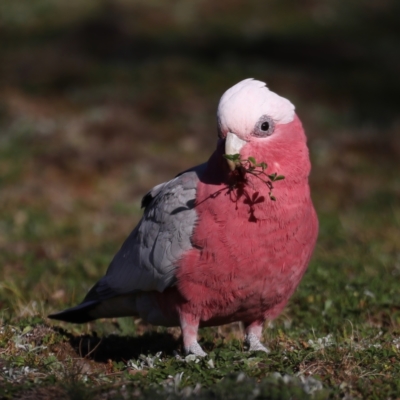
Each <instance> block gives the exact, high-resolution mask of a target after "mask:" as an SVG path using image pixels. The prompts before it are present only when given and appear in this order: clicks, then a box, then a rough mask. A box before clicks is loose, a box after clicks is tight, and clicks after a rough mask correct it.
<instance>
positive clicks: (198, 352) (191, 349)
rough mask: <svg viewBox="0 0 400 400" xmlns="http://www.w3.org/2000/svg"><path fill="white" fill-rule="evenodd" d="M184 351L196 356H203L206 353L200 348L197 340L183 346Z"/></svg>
mask: <svg viewBox="0 0 400 400" xmlns="http://www.w3.org/2000/svg"><path fill="white" fill-rule="evenodd" d="M185 353H186V354H194V355H195V356H197V357H205V356H206V355H207V353H205V352H204V350H203V349H202V348H201V346H200V345H199V344H198V342H193V343H192V344H190V345H189V346H187V347H186V346H185Z"/></svg>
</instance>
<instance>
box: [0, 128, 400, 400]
mask: <svg viewBox="0 0 400 400" xmlns="http://www.w3.org/2000/svg"><path fill="white" fill-rule="evenodd" d="M32 129H33V131H34V126H33V128H32ZM59 140H66V139H65V138H63V137H62V136H55V137H54V138H51V139H50V140H49V139H47V138H46V141H48V142H47V147H45V146H44V145H43V142H41V139H40V138H39V139H35V140H34V141H33V139H32V134H30V133H23V134H21V136H18V135H17V136H16V138H12V137H8V138H6V139H5V140H4V142H3V144H4V145H3V146H2V148H1V160H2V162H1V169H2V179H1V188H2V193H4V196H2V198H1V208H0V220H1V225H0V243H1V247H2V251H1V253H0V262H1V265H2V268H1V274H2V279H1V284H0V298H1V330H0V357H1V361H0V362H1V366H0V380H1V381H2V384H1V385H0V386H1V389H0V396H1V397H5V398H13V397H15V396H18V395H20V396H28V397H27V398H29V396H41V395H43V396H44V394H46V393H47V394H48V395H50V394H51V393H53V395H57V396H61V397H62V398H92V397H95V398H108V397H113V398H118V396H120V397H123V396H127V395H132V396H134V395H138V393H140V394H141V396H143V397H144V398H156V397H154V396H159V397H160V398H164V396H165V395H166V393H169V396H170V398H180V397H184V396H187V395H189V394H192V395H194V394H196V393H197V394H196V396H200V398H202V397H204V398H208V397H207V396H214V397H215V398H229V396H231V397H230V398H249V397H248V396H250V393H251V395H252V396H253V398H271V399H274V398H276V399H280V398H293V397H295V398H309V397H310V396H311V397H313V398H327V397H330V398H340V397H341V396H344V395H347V396H352V397H356V398H357V397H361V398H365V397H368V398H377V399H378V398H383V397H382V396H384V397H385V398H396V396H397V397H398V396H399V393H400V386H399V379H398V378H399V376H400V362H399V361H400V304H399V300H398V299H399V298H400V288H399V285H398V276H399V275H400V267H399V266H400V248H399V241H398V232H399V229H400V204H399V201H398V193H397V191H398V186H397V183H396V182H397V177H396V174H395V172H394V171H393V165H392V163H391V162H385V161H383V160H381V161H380V162H379V163H377V165H374V166H371V164H370V163H369V155H368V154H363V152H359V154H358V155H357V157H355V156H354V157H353V159H356V160H358V161H357V163H354V162H352V163H353V164H352V165H351V166H346V165H344V166H343V165H342V166H340V165H339V164H338V163H337V162H336V161H337V160H336V159H335V157H332V161H331V162H332V163H333V164H334V165H336V166H337V168H338V169H339V168H348V169H347V171H348V173H349V174H351V177H352V179H349V181H348V182H347V183H346V191H344V190H343V188H341V186H340V185H342V183H340V184H339V185H335V180H334V178H332V177H331V175H329V172H328V171H329V170H330V169H331V168H332V167H333V165H325V166H318V157H317V156H316V157H315V160H314V163H315V169H316V171H315V174H313V177H312V186H313V193H314V198H315V202H316V206H317V209H318V210H319V218H320V223H321V229H320V237H319V242H318V245H317V248H316V251H315V255H314V257H313V260H312V262H311V265H310V267H309V270H308V272H307V273H306V275H305V277H304V279H303V281H302V283H301V285H300V288H299V289H298V291H297V292H296V293H295V295H294V296H293V298H292V299H291V301H290V303H289V305H288V307H287V308H286V309H285V311H284V313H283V314H282V315H281V316H280V317H279V318H278V319H277V320H276V321H274V322H272V323H271V324H270V326H269V327H268V328H266V329H265V331H264V341H265V342H266V343H268V346H269V347H270V348H271V354H269V355H264V354H258V353H255V354H249V353H246V352H244V350H243V347H242V342H241V335H242V332H241V328H240V326H238V325H237V324H234V325H232V326H226V327H220V328H208V329H203V330H201V331H200V335H201V344H202V346H203V347H204V348H205V349H206V351H207V352H208V354H209V356H208V357H207V358H206V359H204V360H199V359H194V358H192V357H184V356H183V355H182V348H181V343H180V340H179V331H178V330H177V329H165V328H156V327H151V326H149V325H146V324H144V323H143V322H141V321H138V320H136V321H135V320H133V319H113V320H104V321H96V322H94V323H90V324H85V325H81V326H80V325H68V324H63V323H53V322H50V321H49V320H47V319H46V315H47V314H48V313H49V312H51V311H54V310H59V309H62V308H64V307H66V306H69V305H72V304H75V303H76V302H77V301H80V299H82V297H83V296H84V294H85V293H86V291H87V290H88V289H89V288H90V286H91V285H92V284H93V283H94V282H95V281H96V279H98V278H99V277H100V276H101V275H102V274H103V273H104V271H105V268H106V266H107V264H108V262H109V260H110V259H111V257H112V255H113V254H114V252H115V251H116V250H117V249H118V246H119V245H120V243H121V242H122V240H123V238H124V237H125V235H126V234H127V233H128V232H129V230H130V229H131V228H132V227H133V226H134V223H135V221H137V220H138V218H139V217H140V210H139V207H138V199H139V197H140V196H139V193H137V194H136V191H134V192H133V193H132V192H129V190H128V188H129V187H130V181H129V179H128V177H127V175H126V174H129V172H125V173H121V171H122V170H121V169H120V168H119V167H118V166H117V167H116V171H117V172H118V173H119V175H118V174H117V173H116V172H115V171H108V173H107V174H105V175H102V174H103V172H102V169H101V168H100V169H98V170H97V169H92V166H91V165H90V164H89V166H87V167H86V168H87V169H88V170H89V172H88V171H86V173H87V174H89V173H90V174H91V177H92V179H91V181H86V180H84V181H83V183H82V181H81V176H77V172H76V171H75V170H72V171H70V170H64V169H63V167H60V166H59V165H58V164H56V165H55V166H54V160H52V159H47V158H46V155H47V152H50V151H53V150H54V147H53V146H54V143H53V141H57V142H58V143H59ZM85 140H90V138H89V139H85ZM32 143H33V145H32ZM81 145H83V146H84V147H85V146H86V145H85V143H83V144H80V145H79V146H81ZM28 146H29V147H28ZM151 151H158V150H157V147H154V150H151ZM163 151H164V154H167V156H166V159H167V160H168V157H169V154H170V153H171V154H173V153H174V152H176V151H177V150H176V149H169V148H168V147H166V148H164V149H163ZM178 151H181V152H182V157H181V160H183V161H182V164H184V163H186V162H187V161H186V158H185V157H187V155H185V154H184V151H183V150H178ZM341 154H342V156H343V154H344V153H343V152H341ZM333 156H334V154H333ZM43 159H44V160H46V161H43ZM344 159H346V157H344ZM159 160H160V161H159V162H160V163H162V162H163V161H162V160H161V156H160V158H159ZM58 161H59V162H61V164H62V160H58ZM43 162H46V163H47V164H46V165H45V166H44V167H45V168H44V169H43V171H44V173H40V174H38V173H37V172H35V171H38V170H39V168H43ZM165 167H167V162H166V163H165ZM75 168H81V169H82V170H83V171H84V172H85V169H84V167H82V166H75ZM319 168H323V171H322V172H321V170H320V169H319ZM129 169H130V163H128V164H127V168H126V170H127V171H129ZM169 170H171V168H169ZM49 171H50V172H49ZM46 173H47V174H46ZM171 175H172V172H171ZM43 177H45V179H44V180H42V179H43ZM152 179H154V183H156V180H157V177H153V178H152ZM326 179H329V180H330V188H328V189H327V187H326ZM60 181H61V182H62V185H61V184H60ZM138 182H139V183H140V179H138ZM366 183H367V184H366ZM145 184H147V182H146V183H145ZM151 184H153V181H152V183H151ZM85 185H86V186H85ZM110 185H111V186H110ZM149 186H151V185H149ZM112 188H115V189H116V188H118V189H116V190H117V191H116V192H115V191H114V192H113V190H111V189H112ZM58 191H61V192H58ZM137 191H138V192H139V191H140V192H141V193H144V192H145V188H144V187H143V188H142V187H140V188H139V189H138V190H137ZM338 204H339V205H340V204H341V205H340V206H339V207H338V206H337V205H338ZM241 396H242V397H241ZM246 396H247V397H246ZM263 396H266V397H263Z"/></svg>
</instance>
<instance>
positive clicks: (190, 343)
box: [180, 312, 207, 357]
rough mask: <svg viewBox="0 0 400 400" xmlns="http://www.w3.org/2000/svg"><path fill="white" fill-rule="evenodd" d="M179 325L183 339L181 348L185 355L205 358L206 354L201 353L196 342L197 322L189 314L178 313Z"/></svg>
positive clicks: (201, 350)
mask: <svg viewBox="0 0 400 400" xmlns="http://www.w3.org/2000/svg"><path fill="white" fill-rule="evenodd" d="M180 323H181V330H182V337H183V347H184V349H185V353H186V354H194V355H195V356H199V357H205V356H206V355H207V354H206V353H205V352H204V351H203V349H202V348H201V346H200V345H199V343H198V342H197V331H198V329H199V320H198V318H196V317H194V316H193V315H191V314H186V313H182V312H181V313H180Z"/></svg>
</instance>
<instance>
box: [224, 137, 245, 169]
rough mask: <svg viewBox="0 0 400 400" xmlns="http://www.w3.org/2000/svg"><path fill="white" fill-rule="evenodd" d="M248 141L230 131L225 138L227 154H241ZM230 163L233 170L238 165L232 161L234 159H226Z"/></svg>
mask: <svg viewBox="0 0 400 400" xmlns="http://www.w3.org/2000/svg"><path fill="white" fill-rule="evenodd" d="M246 143H247V142H246V141H245V140H242V139H240V138H239V137H237V136H236V135H235V134H234V133H232V132H228V133H227V135H226V140H225V154H230V155H234V154H240V150H241V148H242V147H243V146H244V145H245V144H246ZM226 161H227V162H228V165H229V169H230V170H231V171H233V170H234V169H235V168H236V167H237V164H236V163H235V162H234V161H232V160H226Z"/></svg>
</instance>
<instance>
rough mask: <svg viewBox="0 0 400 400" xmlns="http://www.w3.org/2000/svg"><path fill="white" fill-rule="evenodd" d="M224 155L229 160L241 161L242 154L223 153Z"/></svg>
mask: <svg viewBox="0 0 400 400" xmlns="http://www.w3.org/2000/svg"><path fill="white" fill-rule="evenodd" d="M223 157H224V158H226V159H227V160H230V161H233V162H236V161H240V154H239V153H237V154H223Z"/></svg>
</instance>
